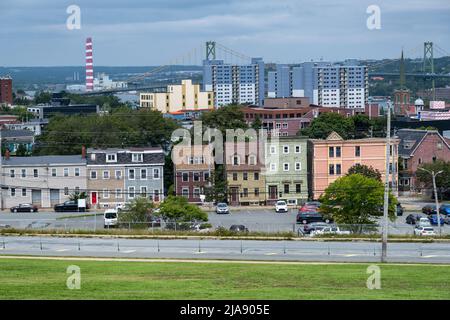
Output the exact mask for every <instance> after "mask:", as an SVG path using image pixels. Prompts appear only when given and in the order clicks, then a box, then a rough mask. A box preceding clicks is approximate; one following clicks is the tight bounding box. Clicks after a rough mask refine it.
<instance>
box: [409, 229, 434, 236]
mask: <svg viewBox="0 0 450 320" xmlns="http://www.w3.org/2000/svg"><path fill="white" fill-rule="evenodd" d="M414 235H416V236H435V235H436V232H434V229H433V228H432V227H416V228H415V229H414Z"/></svg>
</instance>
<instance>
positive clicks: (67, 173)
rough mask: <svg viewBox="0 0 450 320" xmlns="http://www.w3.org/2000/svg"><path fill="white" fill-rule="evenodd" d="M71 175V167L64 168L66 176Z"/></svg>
mask: <svg viewBox="0 0 450 320" xmlns="http://www.w3.org/2000/svg"><path fill="white" fill-rule="evenodd" d="M68 176H69V168H64V177H68Z"/></svg>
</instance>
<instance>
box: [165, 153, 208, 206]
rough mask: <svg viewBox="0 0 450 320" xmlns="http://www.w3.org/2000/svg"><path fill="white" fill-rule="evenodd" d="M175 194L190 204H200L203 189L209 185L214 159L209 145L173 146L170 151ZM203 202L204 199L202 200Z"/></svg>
mask: <svg viewBox="0 0 450 320" xmlns="http://www.w3.org/2000/svg"><path fill="white" fill-rule="evenodd" d="M172 161H173V164H174V177H175V186H174V187H175V193H176V195H178V196H180V195H181V196H184V197H186V198H188V201H189V202H191V203H202V202H203V201H202V195H204V189H205V187H207V186H209V185H210V177H211V175H212V172H213V171H214V159H213V157H212V148H211V146H210V145H196V146H185V145H175V146H174V147H173V149H172ZM203 200H204V199H203Z"/></svg>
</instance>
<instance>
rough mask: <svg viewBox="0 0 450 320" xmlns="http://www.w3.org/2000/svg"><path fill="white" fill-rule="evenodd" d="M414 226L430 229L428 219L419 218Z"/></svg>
mask: <svg viewBox="0 0 450 320" xmlns="http://www.w3.org/2000/svg"><path fill="white" fill-rule="evenodd" d="M416 225H417V226H418V227H430V226H431V222H430V219H428V218H420V219H419V221H418V222H416Z"/></svg>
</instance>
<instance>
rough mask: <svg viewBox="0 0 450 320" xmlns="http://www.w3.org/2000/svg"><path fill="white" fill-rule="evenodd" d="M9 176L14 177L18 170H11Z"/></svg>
mask: <svg viewBox="0 0 450 320" xmlns="http://www.w3.org/2000/svg"><path fill="white" fill-rule="evenodd" d="M9 176H10V177H11V178H14V177H15V176H16V171H15V170H9Z"/></svg>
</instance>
